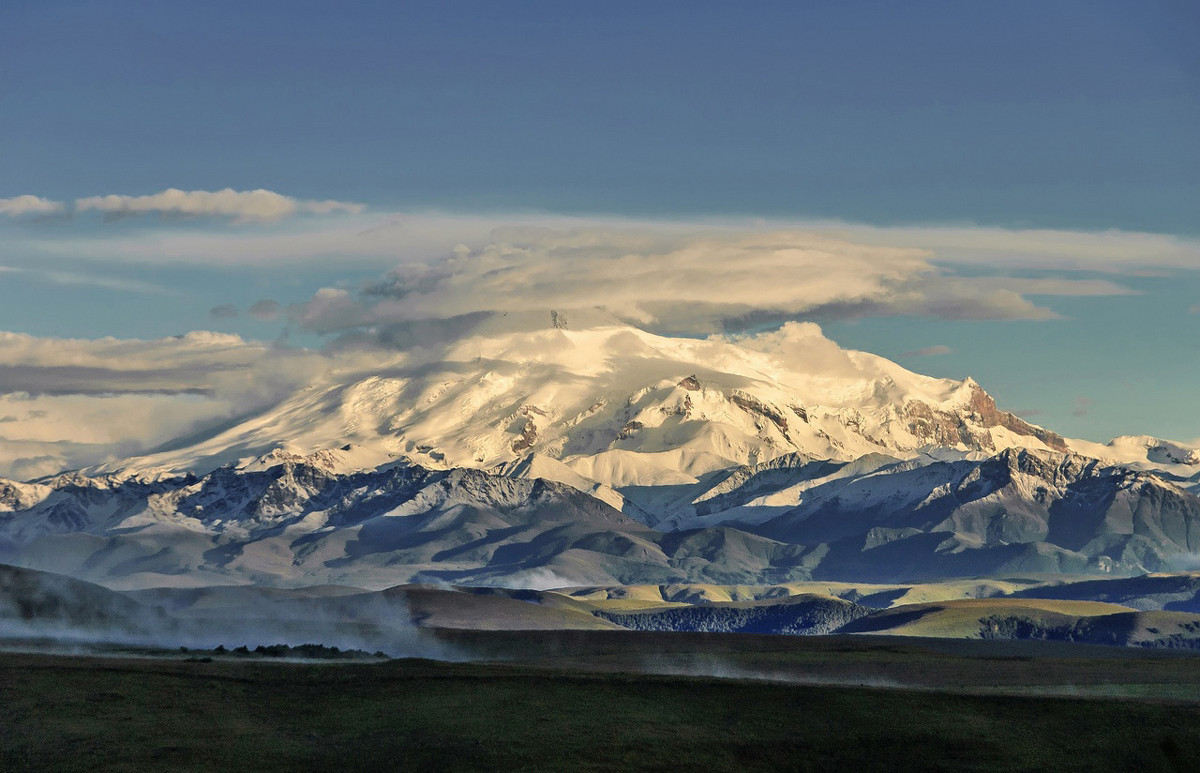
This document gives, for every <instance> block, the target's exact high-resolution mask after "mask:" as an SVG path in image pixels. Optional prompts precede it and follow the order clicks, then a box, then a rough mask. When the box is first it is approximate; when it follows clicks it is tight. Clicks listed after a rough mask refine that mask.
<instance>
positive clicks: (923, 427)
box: [904, 379, 1067, 451]
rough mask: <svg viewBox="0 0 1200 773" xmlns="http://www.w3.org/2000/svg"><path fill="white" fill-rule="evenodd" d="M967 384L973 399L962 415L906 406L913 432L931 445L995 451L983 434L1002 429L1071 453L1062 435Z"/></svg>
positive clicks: (924, 406)
mask: <svg viewBox="0 0 1200 773" xmlns="http://www.w3.org/2000/svg"><path fill="white" fill-rule="evenodd" d="M964 384H965V387H966V389H967V390H968V395H969V396H968V399H967V401H966V404H965V405H964V406H963V409H962V410H960V411H954V412H951V411H946V410H939V409H937V408H934V407H932V406H930V405H928V404H926V403H922V402H917V401H913V402H909V403H906V404H905V406H904V409H905V415H906V417H907V418H908V420H909V424H908V429H909V431H910V432H911V433H912V434H913V435H914V436H915V437H918V438H920V439H922V440H924V441H925V442H926V443H929V444H930V445H938V446H950V447H953V446H956V445H962V446H965V447H967V448H980V449H984V450H988V451H993V450H995V449H996V445H995V441H994V439H993V438H992V436H991V435H990V434H989V433H987V432H981V431H980V430H986V429H991V428H993V427H1002V428H1004V429H1006V430H1008V431H1009V432H1012V433H1013V434H1015V435H1019V436H1024V437H1029V438H1035V439H1037V440H1039V441H1041V442H1042V443H1044V444H1045V445H1046V446H1047V447H1048V448H1051V449H1054V450H1055V451H1066V450H1067V444H1066V441H1065V440H1063V438H1062V436H1061V435H1058V434H1056V433H1054V432H1051V431H1050V430H1047V429H1043V428H1041V427H1037V426H1034V425H1032V424H1030V423H1028V422H1026V421H1024V420H1022V419H1020V418H1018V417H1016V416H1014V415H1013V414H1011V413H1008V412H1007V411H1001V410H999V409H998V408H997V407H996V401H995V400H994V399H992V396H991V395H989V394H988V393H987V392H985V391H983V387H981V386H979V385H978V384H976V383H975V382H974V381H972V380H970V379H968V380H967V381H966V382H964Z"/></svg>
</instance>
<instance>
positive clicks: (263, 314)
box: [249, 298, 280, 322]
mask: <svg viewBox="0 0 1200 773" xmlns="http://www.w3.org/2000/svg"><path fill="white" fill-rule="evenodd" d="M249 311H250V316H252V317H254V318H255V319H257V320H261V321H263V322H269V321H270V320H273V319H275V318H276V317H278V316H279V311H280V306H279V302H278V301H273V300H271V299H270V298H263V299H261V300H257V301H255V302H254V303H252V304H251V305H250V309H249Z"/></svg>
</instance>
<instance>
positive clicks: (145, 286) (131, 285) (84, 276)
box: [0, 266, 180, 295]
mask: <svg viewBox="0 0 1200 773" xmlns="http://www.w3.org/2000/svg"><path fill="white" fill-rule="evenodd" d="M0 272H8V273H14V274H20V275H21V276H24V277H27V278H29V279H33V280H35V281H41V282H49V283H51V284H56V285H69V286H70V285H73V286H79V287H97V288H100V289H104V290H117V291H119V292H129V293H142V294H145V295H179V294H180V293H179V291H178V290H173V289H171V288H168V287H162V286H161V285H156V284H154V283H152V282H143V281H142V280H140V279H123V278H119V277H110V276H103V275H100V274H93V273H82V272H78V271H55V270H50V269H37V268H25V267H20V266H0Z"/></svg>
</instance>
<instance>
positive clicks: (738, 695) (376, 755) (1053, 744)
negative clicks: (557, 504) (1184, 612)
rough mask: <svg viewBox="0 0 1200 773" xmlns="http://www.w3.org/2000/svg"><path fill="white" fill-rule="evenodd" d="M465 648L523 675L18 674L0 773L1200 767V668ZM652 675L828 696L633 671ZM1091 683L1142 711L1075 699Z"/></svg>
mask: <svg viewBox="0 0 1200 773" xmlns="http://www.w3.org/2000/svg"><path fill="white" fill-rule="evenodd" d="M450 641H451V643H452V644H453V645H454V646H456V647H458V648H460V649H462V650H464V651H465V650H468V649H473V650H475V651H477V652H478V651H481V650H483V649H486V648H487V647H491V648H492V653H493V655H496V656H504V657H509V658H516V657H517V655H518V654H522V655H523V658H524V661H525V662H514V661H513V660H510V661H508V662H491V663H441V662H433V661H426V660H395V661H388V662H383V663H370V664H364V663H279V662H270V661H266V662H264V661H250V660H237V659H232V658H230V659H221V658H218V659H215V660H213V661H212V662H189V661H188V660H186V659H184V658H176V659H167V658H161V659H154V658H149V659H148V658H101V657H79V656H75V657H67V656H48V655H25V654H3V655H0V706H3V712H2V714H0V769H3V770H6V771H23V770H62V771H75V770H77V771H85V770H86V771H144V770H195V771H208V770H213V771H215V770H221V771H226V770H289V771H291V770H350V771H353V770H422V771H424V770H597V771H599V770H662V771H667V770H670V771H679V770H956V771H958V770H1139V771H1154V770H1163V771H1173V770H1196V769H1200V691H1198V690H1197V686H1198V685H1200V658H1197V657H1195V656H1191V655H1176V654H1165V653H1157V654H1150V653H1143V652H1139V651H1135V650H1129V649H1118V648H1099V647H1085V646H1080V645H1067V644H1062V645H1056V644H1049V645H1044V644H1043V643H1032V642H1016V643H1013V642H1006V643H991V642H952V643H946V642H941V643H937V642H921V641H916V640H908V641H905V642H901V643H899V644H896V642H895V640H892V641H891V642H888V641H886V640H884V639H882V638H873V637H829V638H824V637H819V638H812V639H801V638H792V637H777V636H775V637H773V636H740V635H721V634H709V635H697V634H682V635H680V634H661V633H655V634H637V635H634V634H631V633H627V632H606V631H600V632H565V633H564V632H552V633H541V632H538V633H528V632H526V633H521V634H517V633H510V634H505V635H496V634H494V633H488V632H470V633H462V632H459V633H456V634H453V636H452V637H451V639H450ZM1001 645H1003V646H1001ZM506 653H507V654H506ZM639 662H640V663H641V664H642V667H643V668H653V667H654V665H655V664H658V665H659V666H661V667H662V668H663V670H666V669H669V668H677V669H678V670H689V669H690V670H691V671H693V672H695V673H704V672H708V673H716V672H719V671H720V669H725V670H726V671H727V672H728V673H730V674H732V675H735V676H737V675H742V676H746V675H756V676H758V677H759V678H760V679H761V680H785V679H786V680H791V681H792V682H803V681H808V682H819V681H824V682H825V683H824V684H815V683H808V684H802V683H786V682H781V681H752V680H746V679H718V678H713V677H712V676H682V675H648V674H635V673H630V671H632V670H634V668H636V667H637V664H638V663H639ZM580 664H590V666H591V668H592V669H593V670H590V671H588V670H582V669H581V668H580V667H579V666H580ZM859 683H862V684H868V685H880V684H892V685H895V686H891V687H881V686H873V687H872V686H866V687H864V686H858V685H859ZM900 685H903V686H900ZM1087 685H1093V686H1097V687H1102V688H1104V689H1105V690H1107V691H1108V693H1110V694H1114V695H1123V696H1126V697H1123V698H1119V699H1112V698H1105V699H1081V698H1079V697H1077V696H1076V697H1070V696H1069V693H1070V691H1071V688H1072V687H1074V688H1079V687H1086V686H1087ZM1167 686H1173V689H1174V692H1170V691H1166V692H1164V689H1165V688H1166V687H1167ZM1064 691H1065V692H1064ZM1005 692H1008V693H1014V692H1015V693H1024V694H1001V693H1005Z"/></svg>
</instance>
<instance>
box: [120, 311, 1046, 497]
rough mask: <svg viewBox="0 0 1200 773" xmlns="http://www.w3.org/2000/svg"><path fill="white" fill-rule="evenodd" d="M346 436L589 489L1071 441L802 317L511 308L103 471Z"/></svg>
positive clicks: (336, 441) (376, 451) (197, 465)
mask: <svg viewBox="0 0 1200 773" xmlns="http://www.w3.org/2000/svg"><path fill="white" fill-rule="evenodd" d="M518 317H520V319H517V318H518ZM539 319H540V320H541V321H540V322H539V321H537V320H539ZM347 444H349V445H350V448H351V449H354V450H353V453H351V452H350V449H347V450H346V451H345V452H344V453H343V457H345V460H346V464H347V465H349V466H353V465H355V464H357V465H358V466H360V467H371V466H375V465H378V464H380V463H382V462H386V461H388V460H389V459H395V458H401V457H403V458H407V459H411V460H413V461H415V462H417V463H420V464H422V465H424V466H430V467H475V468H481V469H499V470H513V469H516V468H518V467H520V466H521V465H523V464H527V460H528V459H529V458H531V457H541V458H545V459H549V460H554V461H556V462H558V463H560V465H559V466H558V467H557V469H558V470H559V471H560V472H559V475H560V477H563V478H564V479H565V478H570V479H571V481H574V482H573V483H572V485H577V487H578V486H579V485H580V481H582V485H583V486H584V487H585V488H586V487H591V486H595V485H600V486H606V487H628V486H661V485H687V484H693V483H696V482H697V481H698V480H699V479H700V478H701V477H703V476H704V475H706V474H711V473H713V472H715V471H720V470H724V469H727V468H729V467H732V466H737V465H745V464H755V463H758V462H761V461H766V460H769V459H773V458H775V457H778V456H781V455H783V454H787V453H803V454H806V455H808V456H811V457H813V458H821V459H840V460H850V459H854V458H857V457H859V456H862V455H863V454H868V453H884V454H890V455H893V456H900V457H904V458H910V457H913V456H916V455H919V454H920V452H921V450H923V449H929V448H937V449H943V450H947V449H948V450H953V451H957V452H960V453H968V452H973V451H974V452H994V451H995V450H999V449H1003V448H1008V447H1014V446H1019V447H1031V448H1039V449H1059V450H1063V449H1065V445H1064V441H1063V439H1062V438H1061V437H1059V436H1058V435H1055V434H1054V433H1052V432H1049V431H1047V430H1044V429H1042V428H1040V427H1035V426H1033V425H1030V424H1028V423H1026V422H1024V421H1022V420H1021V419H1019V418H1017V417H1016V416H1013V415H1012V414H1009V413H1005V412H1003V411H999V410H998V409H997V408H996V404H995V402H994V401H993V400H992V398H991V397H990V396H989V395H988V394H987V393H986V392H985V391H984V390H983V389H982V388H981V387H980V386H979V385H978V384H976V383H975V382H974V381H972V380H970V379H967V380H965V381H961V382H958V381H952V380H949V379H936V378H929V377H926V376H921V375H918V374H916V373H912V372H910V371H907V370H905V369H904V368H901V367H900V366H899V365H896V364H895V363H892V362H889V361H888V360H885V359H883V358H881V357H876V356H874V355H871V354H866V353H863V352H854V351H847V350H842V349H840V348H839V347H838V346H837V345H836V344H835V343H833V342H832V341H830V340H829V339H827V338H825V337H824V336H823V335H822V334H821V332H820V330H819V328H817V327H816V326H815V325H811V324H795V323H793V324H789V325H786V326H785V327H784V328H782V329H781V330H779V331H776V332H774V333H769V334H763V335H760V336H757V337H752V338H743V339H737V340H731V339H727V338H712V339H703V340H701V339H690V338H671V337H666V336H659V335H654V334H651V333H648V332H645V331H643V330H639V329H637V328H634V327H630V326H628V325H621V324H617V323H615V322H613V321H611V320H606V319H603V318H599V319H597V320H594V321H592V323H591V326H590V327H586V328H585V329H580V330H573V329H572V330H568V329H563V328H562V326H561V324H560V323H556V322H554V321H553V320H552V319H551V318H545V319H541V318H540V317H538V316H536V315H512V319H500V318H490V319H488V320H486V321H484V322H481V323H478V324H476V325H475V326H474V327H473V328H469V329H468V330H467V331H466V332H465V333H463V334H462V335H461V337H459V338H455V339H453V340H451V341H450V342H449V343H446V344H444V345H442V346H437V347H429V348H427V349H418V350H413V351H409V352H407V353H404V354H396V355H394V356H392V357H391V358H390V359H386V360H384V361H381V362H379V363H377V364H375V365H373V366H372V368H371V369H370V370H368V371H356V372H339V373H335V374H331V375H330V376H329V378H328V379H326V380H325V381H324V382H321V383H318V384H315V385H313V386H311V387H308V388H306V389H303V390H301V391H300V392H298V393H296V394H294V395H292V396H291V397H289V398H286V399H285V400H283V401H282V402H281V403H280V404H279V405H277V406H275V407H273V408H271V409H268V410H267V411H265V412H263V413H262V414H260V415H258V416H256V417H253V418H249V419H247V420H245V421H243V422H241V423H238V424H236V425H235V426H233V427H231V428H227V429H224V430H222V431H220V432H217V433H216V434H214V435H213V436H211V437H208V438H206V439H201V440H199V441H197V442H194V443H191V444H188V445H186V446H184V447H179V448H174V449H173V450H170V451H163V452H160V453H157V454H152V455H149V456H147V457H144V458H142V459H139V460H135V461H134V462H125V463H121V464H119V465H115V466H113V467H111V468H109V471H113V470H116V469H118V468H129V467H131V466H132V467H134V468H136V469H140V470H153V469H158V470H168V471H175V472H183V471H195V472H199V473H203V472H207V471H209V470H211V469H214V468H215V467H218V466H221V465H224V464H228V463H232V462H237V461H239V460H245V459H247V458H251V457H255V456H260V455H263V454H266V453H268V452H270V451H272V450H274V449H276V448H280V447H283V448H287V449H289V450H291V451H294V452H297V453H301V454H308V453H311V452H314V451H322V450H323V451H327V452H331V453H333V452H336V450H337V449H341V448H343V447H344V446H347ZM352 457H356V458H352ZM543 466H544V465H543ZM347 469H348V468H347ZM571 481H568V480H564V482H571Z"/></svg>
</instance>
